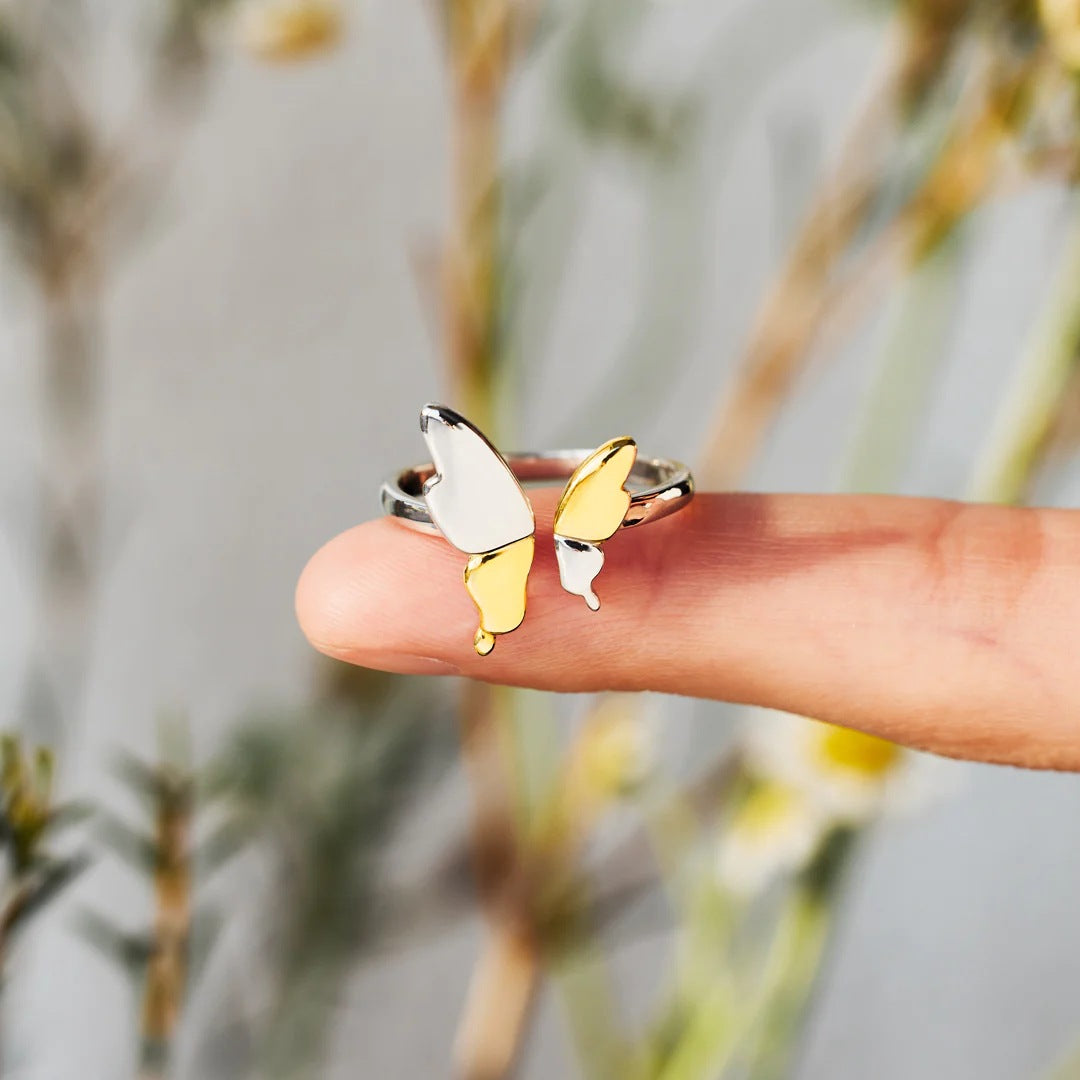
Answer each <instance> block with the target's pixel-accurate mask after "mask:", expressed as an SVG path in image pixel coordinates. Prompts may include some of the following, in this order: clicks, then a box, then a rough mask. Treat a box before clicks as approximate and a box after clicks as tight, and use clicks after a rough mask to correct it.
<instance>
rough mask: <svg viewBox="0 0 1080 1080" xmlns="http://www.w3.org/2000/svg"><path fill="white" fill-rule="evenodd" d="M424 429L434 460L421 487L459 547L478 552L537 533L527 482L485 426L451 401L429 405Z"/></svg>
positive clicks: (431, 515) (431, 511)
mask: <svg viewBox="0 0 1080 1080" xmlns="http://www.w3.org/2000/svg"><path fill="white" fill-rule="evenodd" d="M420 430H421V432H422V433H423V436H424V441H425V442H426V443H427V445H428V449H429V450H430V451H431V457H432V460H433V461H434V466H433V471H432V472H431V473H430V474H429V475H428V476H427V477H426V478H425V480H424V482H423V484H422V486H421V493H422V497H423V502H424V504H425V505H426V509H427V515H428V520H429V521H431V522H434V524H435V525H436V526H437V527H438V529H439V531H440V532H441V533H442V534H443V536H445V537H446V539H447V540H449V541H450V543H451V544H453V545H454V547H456V548H457V549H458V550H459V551H464V552H465V553H466V554H469V555H476V554H480V553H482V552H488V551H495V550H496V549H497V548H501V547H505V546H506V545H507V544H512V543H514V542H515V541H516V540H523V539H524V538H525V537H527V536H531V535H532V534H533V530H534V529H535V527H536V525H535V521H534V519H533V512H532V507H531V506H530V505H529V500H528V499H527V498H526V497H525V492H524V491H522V489H521V484H520V483H518V481H517V479H516V477H515V476H514V474H513V473H512V472H511V471H510V469H509V468H508V467H507V464H506V462H505V461H504V460H503V456H502V454H500V453H499V451H498V450H496V449H495V447H494V446H492V445H491V443H490V442H489V441H488V440H487V438H485V436H484V435H483V434H482V433H481V432H480V431H478V430H477V429H476V428H475V427H473V425H472V424H470V423H469V421H468V420H466V419H465V418H464V417H463V416H461V415H460V414H458V413H456V412H454V410H453V409H449V408H447V407H446V406H445V405H425V406H424V408H423V409H422V410H421V412H420Z"/></svg>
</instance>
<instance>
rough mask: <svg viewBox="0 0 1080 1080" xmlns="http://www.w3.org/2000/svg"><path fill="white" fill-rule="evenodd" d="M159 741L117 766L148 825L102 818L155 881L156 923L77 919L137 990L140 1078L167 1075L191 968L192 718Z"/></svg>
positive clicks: (112, 839) (123, 850)
mask: <svg viewBox="0 0 1080 1080" xmlns="http://www.w3.org/2000/svg"><path fill="white" fill-rule="evenodd" d="M159 741H160V753H159V757H158V760H157V761H156V762H154V763H152V764H147V763H145V762H143V761H141V760H139V759H138V758H136V757H134V756H133V755H131V754H127V753H122V754H121V755H120V756H119V758H118V759H117V762H116V766H115V771H116V774H117V776H118V777H119V779H120V780H121V781H122V782H123V783H124V786H125V787H126V788H127V789H128V791H129V792H130V793H131V794H132V795H133V796H134V797H135V799H136V800H137V802H138V803H139V805H140V807H141V809H142V811H143V813H144V814H145V816H146V817H147V818H148V819H149V822H150V824H149V827H148V828H146V827H144V828H139V827H138V826H131V825H128V824H127V822H126V821H123V820H121V819H120V818H119V817H116V816H114V815H112V814H111V813H109V812H107V811H102V812H101V813H100V814H99V822H98V823H99V830H100V833H101V839H102V841H103V842H104V843H105V844H106V845H107V846H108V847H109V848H110V849H111V850H112V851H113V852H114V853H115V854H116V855H118V856H119V857H120V858H122V859H123V860H124V861H126V862H127V863H128V864H129V865H130V866H131V867H132V869H134V870H135V871H136V872H137V873H139V874H140V875H142V876H143V877H144V878H145V879H147V880H148V881H149V884H150V888H151V892H152V896H153V904H152V906H153V916H152V919H151V924H150V926H149V928H148V929H146V930H145V931H138V932H134V933H131V932H128V931H126V930H123V929H121V928H120V927H118V926H116V925H115V924H114V923H113V922H112V921H111V920H110V919H109V918H106V917H104V916H101V915H99V914H97V913H96V912H93V911H84V912H83V913H82V917H81V920H80V925H79V929H80V931H81V933H82V936H83V937H84V938H85V939H86V940H87V941H88V942H89V943H90V944H91V945H92V946H94V947H95V948H96V949H97V950H98V951H99V952H101V953H103V954H104V955H105V956H106V957H108V958H109V959H110V960H111V961H112V962H113V963H115V964H116V965H117V966H118V967H120V968H121V970H123V972H124V973H125V974H126V975H127V976H128V978H129V979H130V980H131V983H132V986H133V988H134V990H135V993H136V994H137V995H138V998H139V1000H140V1007H139V1033H140V1046H139V1055H138V1063H139V1066H138V1067H139V1076H140V1078H141V1080H164V1078H165V1077H166V1076H167V1075H168V1073H169V1068H170V1063H171V1061H172V1057H173V1048H174V1044H175V1040H176V1034H177V1031H178V1029H179V1025H180V1021H181V1017H182V1015H183V1012H184V1007H185V1004H186V1001H187V998H188V995H189V991H190V983H191V981H192V966H193V965H192V958H191V951H192V945H193V939H194V933H193V929H192V928H193V921H194V911H195V903H194V874H193V863H194V851H193V845H194V839H193V833H194V824H193V816H194V813H195V776H194V773H193V771H192V766H191V755H190V749H189V736H188V731H187V726H186V722H184V721H169V722H168V723H162V725H161V728H160V731H159Z"/></svg>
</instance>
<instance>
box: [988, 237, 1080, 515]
mask: <svg viewBox="0 0 1080 1080" xmlns="http://www.w3.org/2000/svg"><path fill="white" fill-rule="evenodd" d="M1078 364H1080V216H1076V217H1074V220H1073V222H1072V224H1071V226H1070V228H1069V230H1068V232H1067V234H1066V237H1065V241H1064V246H1063V251H1062V255H1061V258H1060V261H1059V265H1058V271H1057V275H1056V278H1055V280H1054V281H1053V282H1052V284H1051V286H1050V290H1049V294H1048V297H1047V301H1046V306H1045V307H1044V309H1043V312H1042V314H1041V316H1040V317H1039V321H1038V324H1037V326H1036V327H1035V329H1034V332H1033V334H1032V337H1031V340H1030V342H1029V344H1028V346H1027V348H1026V350H1025V351H1024V354H1023V357H1022V359H1021V362H1020V366H1019V369H1018V371H1017V373H1016V376H1015V378H1014V380H1013V382H1012V384H1011V385H1010V386H1009V388H1008V390H1007V391H1006V393H1005V395H1004V397H1003V399H1002V406H1001V410H1000V412H999V414H998V416H997V419H996V421H995V424H994V428H993V431H992V433H991V436H990V439H989V442H988V445H987V447H986V450H985V451H984V453H983V456H982V459H981V463H980V464H979V466H978V467H977V469H976V472H975V477H974V479H973V481H972V484H971V490H970V493H969V494H970V497H971V498H973V499H977V500H981V501H984V502H1000V503H1017V502H1023V501H1025V500H1026V499H1027V498H1028V496H1029V495H1030V492H1031V486H1032V484H1033V482H1034V480H1035V478H1036V476H1037V475H1038V472H1039V469H1040V468H1041V466H1042V464H1043V462H1044V460H1045V457H1046V454H1047V451H1048V449H1049V447H1050V445H1051V442H1052V439H1053V436H1054V435H1055V433H1056V430H1057V428H1058V425H1059V422H1060V421H1061V419H1062V413H1063V410H1064V409H1065V408H1066V407H1067V404H1068V400H1069V398H1070V396H1071V395H1072V394H1073V393H1074V392H1075V389H1076V387H1075V383H1076V380H1077V375H1078Z"/></svg>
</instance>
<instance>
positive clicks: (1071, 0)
mask: <svg viewBox="0 0 1080 1080" xmlns="http://www.w3.org/2000/svg"><path fill="white" fill-rule="evenodd" d="M1039 16H1040V18H1041V19H1042V23H1043V26H1044V27H1045V28H1046V35H1047V37H1048V38H1049V40H1050V47H1051V48H1052V49H1053V50H1054V52H1055V53H1057V56H1058V59H1059V60H1060V61H1061V62H1062V63H1063V64H1064V65H1065V66H1066V67H1070V68H1080V0H1039Z"/></svg>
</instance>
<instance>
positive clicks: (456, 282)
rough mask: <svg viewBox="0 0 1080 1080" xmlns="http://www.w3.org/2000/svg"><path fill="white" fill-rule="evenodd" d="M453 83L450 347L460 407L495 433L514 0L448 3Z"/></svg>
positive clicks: (447, 275) (447, 278)
mask: <svg viewBox="0 0 1080 1080" xmlns="http://www.w3.org/2000/svg"><path fill="white" fill-rule="evenodd" d="M444 3H445V10H446V26H447V41H448V48H449V60H450V74H451V84H452V110H453V111H452V140H453V202H452V220H451V226H450V233H449V237H448V242H447V250H446V256H445V258H446V262H445V269H444V311H445V319H446V347H447V354H448V361H449V374H450V378H451V385H452V387H453V390H454V392H455V394H456V396H457V398H458V400H459V402H460V405H459V407H460V409H461V410H462V411H463V412H464V413H465V414H466V415H467V416H469V417H470V418H471V419H472V420H473V421H474V423H476V424H477V425H478V426H479V427H480V428H481V430H483V431H485V432H488V433H489V434H491V435H492V437H497V434H498V428H499V421H500V419H501V417H500V416H499V410H498V401H497V393H496V381H497V377H498V366H499V365H498V352H499V326H498V311H499V296H498V287H499V280H500V273H499V271H500V265H499V264H500V249H501V244H500V236H499V221H500V206H501V192H500V182H499V177H500V172H501V153H500V146H501V143H500V137H499V131H500V118H501V112H502V104H503V95H504V92H505V90H506V82H507V76H508V74H509V66H510V62H511V56H510V45H511V38H510V35H511V30H512V27H511V19H512V12H511V3H510V0H444Z"/></svg>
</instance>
